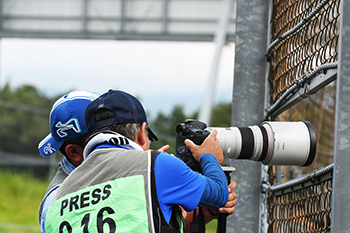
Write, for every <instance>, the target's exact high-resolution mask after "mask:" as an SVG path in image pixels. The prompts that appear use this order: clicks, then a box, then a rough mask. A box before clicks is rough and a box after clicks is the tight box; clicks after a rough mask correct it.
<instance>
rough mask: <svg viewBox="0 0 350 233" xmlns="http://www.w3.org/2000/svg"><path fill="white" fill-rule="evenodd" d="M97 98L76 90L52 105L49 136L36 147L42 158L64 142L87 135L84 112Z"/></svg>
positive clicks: (90, 93)
mask: <svg viewBox="0 0 350 233" xmlns="http://www.w3.org/2000/svg"><path fill="white" fill-rule="evenodd" d="M99 96H100V95H99V94H98V93H96V92H92V91H87V90H81V91H80V90H76V91H72V92H70V93H68V94H66V95H64V96H62V97H61V98H59V99H58V100H57V101H56V102H55V103H54V105H53V106H52V109H51V112H50V134H49V135H47V136H46V137H45V138H44V139H43V140H42V141H41V142H40V143H39V145H38V149H39V152H40V154H41V155H42V156H43V157H47V156H50V155H52V154H53V153H55V151H56V150H57V149H59V148H60V147H61V145H62V144H63V143H64V142H65V141H68V140H72V139H75V138H78V137H80V136H83V135H84V134H87V127H86V124H85V110H86V107H87V106H88V105H89V104H90V103H91V102H92V101H93V100H95V99H96V98H97V97H99Z"/></svg>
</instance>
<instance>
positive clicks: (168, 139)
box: [151, 103, 232, 154]
mask: <svg viewBox="0 0 350 233" xmlns="http://www.w3.org/2000/svg"><path fill="white" fill-rule="evenodd" d="M231 106H232V103H220V104H218V105H216V106H214V108H213V115H212V121H211V122H212V124H211V126H215V127H228V126H230V125H231V124H230V122H231ZM197 116H198V111H196V112H194V113H193V114H192V115H186V114H185V113H184V110H183V107H182V106H179V105H177V106H175V107H174V108H173V110H172V111H171V112H170V113H169V114H168V115H165V114H164V113H158V115H157V117H156V118H155V120H154V121H153V122H152V123H151V127H152V130H154V132H155V133H156V135H157V136H158V138H159V141H157V142H153V143H152V145H151V148H152V149H159V148H160V147H161V146H163V145H166V144H168V145H170V149H169V151H168V152H169V153H172V154H175V141H176V125H177V124H179V123H183V122H184V121H185V120H186V119H196V118H197Z"/></svg>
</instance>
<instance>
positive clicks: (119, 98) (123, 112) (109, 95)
mask: <svg viewBox="0 0 350 233" xmlns="http://www.w3.org/2000/svg"><path fill="white" fill-rule="evenodd" d="M102 108H105V109H108V110H110V111H111V112H113V113H114V115H115V117H114V118H109V119H106V120H102V121H98V122H95V115H96V113H97V110H99V109H102ZM85 121H86V125H87V129H88V132H89V133H92V132H93V131H95V130H96V129H101V128H103V127H105V126H109V125H112V124H126V123H143V122H146V123H148V122H147V117H146V112H145V110H144V108H143V106H142V104H141V103H140V101H138V99H136V98H135V97H134V96H132V95H130V94H128V93H126V92H124V91H116V90H109V91H108V92H106V93H105V94H103V95H101V96H100V97H98V98H97V99H96V100H94V101H93V102H91V103H90V104H89V106H88V107H87V108H86V112H85ZM146 129H147V133H148V136H149V139H150V140H151V141H157V140H158V138H157V136H156V135H155V134H154V133H153V131H152V130H151V129H150V128H149V127H147V128H146Z"/></svg>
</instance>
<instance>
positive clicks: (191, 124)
mask: <svg viewBox="0 0 350 233" xmlns="http://www.w3.org/2000/svg"><path fill="white" fill-rule="evenodd" d="M206 128H207V125H206V124H205V123H204V122H201V121H198V120H191V119H188V120H186V121H185V122H184V123H180V124H178V125H177V126H176V157H178V158H180V159H181V160H182V161H184V162H185V163H186V165H187V166H188V167H190V168H191V169H192V170H194V171H197V172H200V173H201V172H202V170H201V168H200V165H199V163H198V161H197V160H195V158H194V157H193V155H192V152H191V151H190V150H189V149H188V148H187V147H186V145H185V143H184V141H185V139H190V140H192V141H193V142H194V143H195V144H196V145H201V144H202V143H203V141H204V140H205V139H206V137H208V135H209V134H210V132H209V131H207V130H206Z"/></svg>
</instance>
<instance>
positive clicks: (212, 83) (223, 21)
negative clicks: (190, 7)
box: [198, 0, 233, 125]
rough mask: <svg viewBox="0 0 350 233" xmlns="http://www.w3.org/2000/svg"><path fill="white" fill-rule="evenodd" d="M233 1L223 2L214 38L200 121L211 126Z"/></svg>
mask: <svg viewBox="0 0 350 233" xmlns="http://www.w3.org/2000/svg"><path fill="white" fill-rule="evenodd" d="M232 5H233V4H232V0H222V6H221V7H222V8H221V12H222V13H221V17H220V19H219V22H218V29H217V31H216V33H215V36H214V43H215V45H216V49H215V54H214V58H213V63H212V68H211V72H210V76H209V82H208V83H207V90H206V92H205V94H204V101H203V103H202V107H201V109H200V112H199V116H198V120H200V121H203V122H205V123H207V124H208V125H210V119H211V112H212V108H213V102H214V100H213V99H214V92H215V87H216V83H217V73H218V67H219V62H220V55H221V51H222V47H223V46H224V45H225V43H226V34H227V27H228V25H229V21H230V18H231V13H232Z"/></svg>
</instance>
